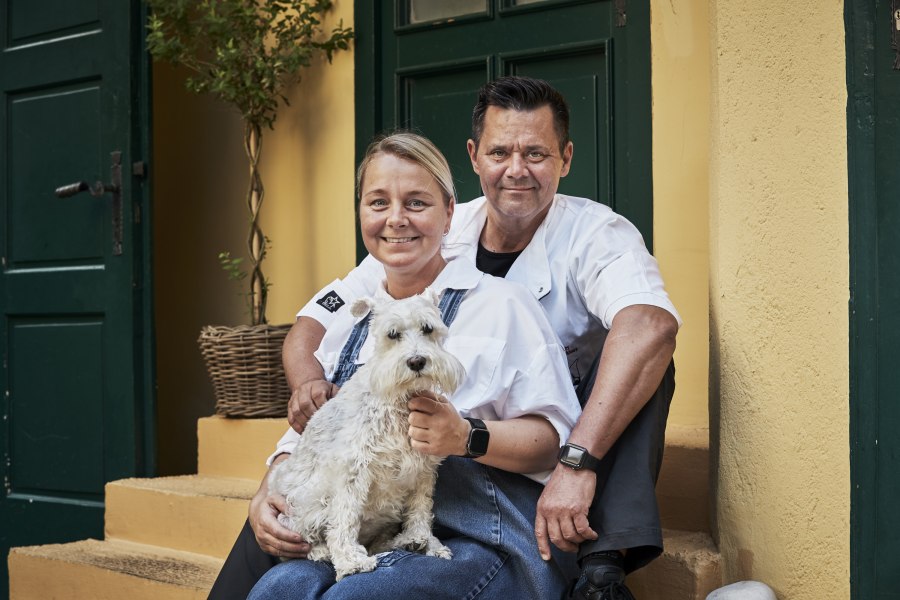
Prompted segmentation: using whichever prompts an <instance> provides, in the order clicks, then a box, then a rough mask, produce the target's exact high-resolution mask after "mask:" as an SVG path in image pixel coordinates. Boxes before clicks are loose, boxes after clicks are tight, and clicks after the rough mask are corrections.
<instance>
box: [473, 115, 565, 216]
mask: <svg viewBox="0 0 900 600" xmlns="http://www.w3.org/2000/svg"><path fill="white" fill-rule="evenodd" d="M467 147H468V150H469V158H470V159H471V160H472V168H473V169H475V172H476V173H478V176H479V178H480V179H481V189H482V190H483V191H484V195H485V196H487V199H488V203H489V205H490V209H491V211H492V213H493V215H494V216H495V217H496V218H497V219H499V221H500V224H502V225H507V226H509V227H517V226H526V225H528V224H531V223H533V222H534V221H535V220H538V219H543V218H544V216H545V215H546V212H547V210H548V209H549V207H550V203H551V202H552V201H553V196H554V195H555V194H556V190H557V188H558V187H559V179H560V177H565V176H566V175H567V174H568V173H569V166H570V165H571V162H572V142H569V143H568V144H566V147H565V149H564V151H563V152H562V154H560V150H559V137H558V136H557V134H556V130H555V129H554V127H553V112H552V111H551V109H550V107H549V106H542V107H541V108H538V109H536V110H527V111H519V110H512V109H504V108H498V107H496V106H489V107H488V109H487V111H486V112H485V116H484V131H483V133H482V135H481V140H480V141H479V143H478V147H477V148H476V146H475V142H474V141H473V140H469V142H468V144H467Z"/></svg>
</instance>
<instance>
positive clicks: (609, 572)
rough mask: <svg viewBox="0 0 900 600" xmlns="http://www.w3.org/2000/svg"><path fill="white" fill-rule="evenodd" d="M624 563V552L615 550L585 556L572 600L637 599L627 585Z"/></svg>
mask: <svg viewBox="0 0 900 600" xmlns="http://www.w3.org/2000/svg"><path fill="white" fill-rule="evenodd" d="M623 563H624V561H623V560H622V554H621V553H620V552H616V551H615V550H613V551H609V552H597V553H595V554H589V555H587V556H586V557H584V559H583V560H582V563H581V577H579V578H578V581H576V582H575V587H574V588H573V589H572V594H571V596H570V597H571V598H572V600H635V598H634V596H633V595H632V594H631V592H630V591H629V590H628V588H627V587H626V586H625V568H624V566H623Z"/></svg>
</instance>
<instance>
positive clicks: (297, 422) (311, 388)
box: [288, 379, 340, 433]
mask: <svg viewBox="0 0 900 600" xmlns="http://www.w3.org/2000/svg"><path fill="white" fill-rule="evenodd" d="M339 389H340V388H338V386H336V385H334V384H333V383H331V382H330V381H325V380H324V379H314V380H312V381H307V382H306V383H304V384H302V385H301V386H300V387H298V388H297V389H295V390H294V391H293V393H292V394H291V400H290V402H288V423H290V425H291V427H292V428H293V429H294V431H296V432H297V433H303V430H304V429H306V424H307V423H309V420H310V419H311V418H312V416H313V415H314V414H315V413H316V411H317V410H319V409H320V408H322V405H323V404H325V403H326V402H328V401H329V400H331V399H332V398H334V397H335V395H336V394H337V393H338V390H339Z"/></svg>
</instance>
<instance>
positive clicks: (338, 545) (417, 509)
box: [269, 289, 465, 580]
mask: <svg viewBox="0 0 900 600" xmlns="http://www.w3.org/2000/svg"><path fill="white" fill-rule="evenodd" d="M367 310H371V311H372V319H371V322H370V325H369V334H368V335H369V336H370V337H372V341H373V342H374V343H375V348H374V350H375V351H374V354H373V356H372V358H371V359H370V360H369V362H368V363H366V364H365V365H364V366H362V367H360V368H359V370H358V371H357V372H356V374H355V375H354V376H353V377H352V378H351V379H350V380H349V381H347V383H346V384H345V385H344V386H343V387H342V388H341V390H340V392H339V393H338V394H337V395H336V396H335V397H334V398H332V399H331V400H329V401H328V402H327V403H326V404H325V405H324V406H322V408H320V409H319V410H318V411H317V412H316V414H315V415H313V417H312V418H311V419H310V420H309V423H308V424H307V426H306V429H305V431H304V432H303V435H301V436H300V441H299V442H297V446H296V448H295V449H294V452H293V453H292V454H291V456H290V457H289V458H288V459H287V460H285V461H283V462H282V463H281V464H279V465H278V466H277V467H276V468H275V469H273V471H272V474H271V475H270V479H269V487H270V489H271V490H273V491H274V492H277V493H279V494H281V495H283V496H284V497H285V498H287V502H288V506H289V514H288V515H282V522H283V523H284V524H285V525H286V526H288V527H289V528H290V529H292V530H293V531H296V532H297V533H299V534H300V535H301V536H303V538H304V539H305V540H306V541H307V542H309V544H310V546H311V549H310V552H309V558H310V559H311V560H330V561H331V563H332V564H333V565H334V569H335V571H336V572H337V579H339V580H340V579H341V578H342V577H344V576H345V575H350V574H352V573H359V572H366V571H371V570H372V569H374V568H375V564H376V558H375V556H370V554H377V553H379V552H384V551H387V550H391V549H394V548H405V549H408V550H412V551H417V552H424V553H425V554H426V555H428V556H438V557H441V558H446V559H449V558H450V557H451V553H450V549H449V548H447V547H446V546H444V545H443V544H442V543H441V542H440V541H439V540H438V539H437V538H436V537H434V535H432V533H431V523H432V494H433V492H434V483H435V479H436V475H437V467H438V465H439V464H440V462H441V460H442V459H441V458H439V457H435V456H429V455H426V454H422V453H420V452H418V451H416V450H413V449H412V447H411V446H410V442H409V434H408V431H409V421H408V417H409V409H408V408H407V400H408V399H409V398H410V395H411V393H412V392H418V391H425V390H427V391H432V392H435V394H436V395H438V397H440V396H441V395H447V394H451V393H453V391H455V390H456V388H457V387H458V386H459V384H460V382H461V381H462V378H463V377H464V376H465V371H464V369H463V366H462V365H461V364H460V362H459V361H458V360H457V359H456V357H454V356H453V355H452V354H450V353H448V352H447V351H446V350H444V349H443V348H442V347H441V342H442V341H443V339H444V338H445V337H446V335H447V327H446V326H445V325H444V323H443V322H442V321H441V315H440V312H439V311H438V309H437V295H436V294H435V293H434V292H433V291H431V290H430V289H427V290H425V292H424V293H423V294H422V295H419V296H413V297H411V298H406V299H404V300H386V301H376V300H373V299H371V298H363V299H361V300H357V301H356V302H354V303H353V305H352V306H351V313H352V314H353V315H354V316H357V317H358V316H362V315H363V314H365V313H366V311H367Z"/></svg>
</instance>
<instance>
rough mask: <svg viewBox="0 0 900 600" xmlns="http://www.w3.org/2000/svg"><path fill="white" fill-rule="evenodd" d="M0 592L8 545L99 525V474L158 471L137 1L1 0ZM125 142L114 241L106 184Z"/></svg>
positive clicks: (72, 534) (79, 534) (88, 531)
mask: <svg viewBox="0 0 900 600" xmlns="http://www.w3.org/2000/svg"><path fill="white" fill-rule="evenodd" d="M0 19H2V20H3V21H5V25H4V26H3V27H0V47H2V52H0V89H2V92H3V98H2V102H0V131H2V138H3V139H4V140H5V143H4V144H2V145H0V181H3V182H4V185H3V186H0V267H2V269H0V309H2V310H0V350H2V353H3V357H4V361H3V369H2V371H0V377H2V379H0V385H2V392H3V401H2V403H0V408H2V422H0V454H2V456H0V471H2V476H3V479H4V482H5V488H4V490H3V494H2V497H0V548H2V551H3V557H4V560H3V562H2V567H0V590H3V592H2V594H0V596H2V595H5V593H6V589H7V580H6V560H5V555H6V552H7V550H8V548H9V547H11V546H19V545H31V544H41V543H48V542H61V541H68V540H74V539H80V538H84V537H102V535H103V486H104V484H105V483H106V482H108V481H111V480H114V479H120V478H123V477H131V476H136V475H144V474H148V473H149V472H151V471H152V465H153V461H152V457H148V451H152V446H151V445H150V440H152V439H153V436H152V435H149V433H150V431H151V430H150V428H151V427H152V420H151V419H147V418H146V417H147V415H148V414H150V413H151V411H152V410H153V405H152V404H153V402H152V400H153V398H152V392H151V391H150V390H151V385H150V384H149V382H148V379H147V377H146V374H147V373H152V366H151V367H148V365H152V363H151V362H150V361H151V360H152V358H151V357H152V353H151V348H152V331H151V329H150V319H149V316H148V315H149V310H148V305H149V299H150V289H149V285H148V284H149V282H148V280H147V277H146V274H147V273H148V272H149V269H148V266H147V265H146V262H145V261H146V259H145V257H147V256H148V255H149V253H148V251H147V250H148V249H147V248H146V240H147V239H149V236H148V235H146V234H147V232H148V227H149V220H148V219H147V216H148V215H147V213H146V207H145V206H144V210H140V208H141V207H142V206H143V205H145V204H146V194H147V189H146V186H145V184H144V183H143V181H142V180H141V179H139V178H137V177H132V176H131V169H130V168H129V167H130V165H131V164H132V162H135V161H140V160H143V157H144V156H145V152H146V149H147V144H148V142H147V132H148V130H149V122H148V119H147V114H148V113H147V110H146V109H147V106H146V103H145V100H144V99H145V98H147V97H148V87H147V80H146V74H147V71H146V69H145V60H146V59H145V58H144V54H143V50H142V43H141V40H140V39H139V38H136V37H134V36H135V35H140V32H141V28H140V26H139V25H140V23H141V22H142V21H143V17H142V14H141V7H140V3H139V2H137V1H136V0H132V1H130V2H129V1H122V0H94V1H87V0H79V1H72V0H54V1H50V2H40V3H35V2H28V1H26V0H0ZM113 152H121V153H122V161H121V162H122V164H123V168H122V181H121V198H122V223H123V226H122V236H121V237H122V247H121V252H117V251H116V250H115V249H114V244H113V230H114V227H113V222H114V217H115V216H117V215H114V214H113V212H114V211H113V202H112V195H111V194H109V193H107V194H103V195H102V196H100V197H94V196H93V195H91V194H89V193H81V194H78V195H75V196H73V197H70V198H65V199H61V198H58V197H57V196H56V195H55V194H54V190H55V188H57V187H59V186H61V185H65V184H71V183H74V182H78V181H82V180H83V181H86V182H88V183H89V184H93V183H94V182H98V181H99V182H104V183H111V182H112V173H111V154H112V153H113Z"/></svg>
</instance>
